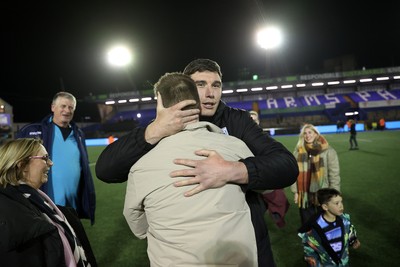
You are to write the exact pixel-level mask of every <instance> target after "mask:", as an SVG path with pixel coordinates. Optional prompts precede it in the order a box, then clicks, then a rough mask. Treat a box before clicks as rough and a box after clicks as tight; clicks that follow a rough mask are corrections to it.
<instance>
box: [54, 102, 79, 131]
mask: <svg viewBox="0 0 400 267" xmlns="http://www.w3.org/2000/svg"><path fill="white" fill-rule="evenodd" d="M51 111H52V112H53V122H54V123H55V124H57V125H58V126H60V127H66V126H68V125H69V123H70V122H71V120H72V118H73V116H74V111H75V103H74V101H72V100H70V99H68V98H64V97H59V98H57V100H56V102H55V103H54V104H52V105H51Z"/></svg>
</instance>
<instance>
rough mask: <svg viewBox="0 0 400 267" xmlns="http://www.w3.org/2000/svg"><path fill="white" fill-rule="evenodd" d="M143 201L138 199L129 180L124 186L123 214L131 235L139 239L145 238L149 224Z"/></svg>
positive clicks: (131, 180) (131, 181) (132, 183)
mask: <svg viewBox="0 0 400 267" xmlns="http://www.w3.org/2000/svg"><path fill="white" fill-rule="evenodd" d="M142 201H143V199H138V196H137V195H136V189H135V184H134V180H133V179H131V178H129V179H128V183H127V186H126V195H125V204H124V210H123V214H124V217H125V219H126V222H127V223H128V225H129V228H130V229H131V231H132V233H133V234H134V235H135V236H136V237H137V238H140V239H144V238H146V234H147V229H148V228H149V224H148V222H147V217H146V213H145V211H144V206H143V205H142Z"/></svg>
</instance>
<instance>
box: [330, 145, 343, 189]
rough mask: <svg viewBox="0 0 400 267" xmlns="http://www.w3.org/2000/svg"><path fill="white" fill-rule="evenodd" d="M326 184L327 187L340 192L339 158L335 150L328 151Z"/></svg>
mask: <svg viewBox="0 0 400 267" xmlns="http://www.w3.org/2000/svg"><path fill="white" fill-rule="evenodd" d="M327 157H328V166H327V168H328V170H327V171H328V182H329V187H331V188H335V189H336V190H339V191H340V167H339V157H338V155H337V153H336V150H334V149H333V148H329V150H328V154H327Z"/></svg>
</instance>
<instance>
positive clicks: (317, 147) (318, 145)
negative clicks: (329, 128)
mask: <svg viewBox="0 0 400 267" xmlns="http://www.w3.org/2000/svg"><path fill="white" fill-rule="evenodd" d="M328 147H329V144H328V142H327V141H326V139H325V138H324V137H323V136H321V135H320V136H319V138H318V139H316V140H315V141H314V142H313V143H311V144H307V143H306V144H305V146H304V147H299V148H298V156H297V165H298V166H299V176H298V178H297V190H298V192H299V199H298V204H299V208H303V209H305V208H308V207H309V206H310V205H315V204H316V203H317V201H316V194H315V193H316V192H317V191H318V189H320V188H321V186H322V176H323V174H324V168H325V163H324V161H323V159H322V158H321V157H320V156H319V155H320V154H321V152H322V151H324V150H326V149H328Z"/></svg>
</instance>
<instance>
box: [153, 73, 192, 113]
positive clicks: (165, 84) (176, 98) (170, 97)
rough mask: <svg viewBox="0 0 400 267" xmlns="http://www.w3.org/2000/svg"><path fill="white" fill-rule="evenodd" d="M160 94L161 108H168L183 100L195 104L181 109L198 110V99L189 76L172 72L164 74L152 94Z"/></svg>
mask: <svg viewBox="0 0 400 267" xmlns="http://www.w3.org/2000/svg"><path fill="white" fill-rule="evenodd" d="M157 92H159V93H160V95H161V98H162V102H163V106H164V107H166V108H168V107H170V106H173V105H175V104H177V103H179V102H181V101H183V100H192V99H193V100H195V101H196V104H194V105H188V106H186V107H184V108H183V109H184V110H186V109H195V108H197V109H200V98H199V93H198V91H197V87H196V84H195V83H194V81H193V80H192V79H191V78H190V76H188V75H186V74H183V73H180V72H172V73H166V74H164V75H163V76H161V78H160V79H159V80H158V82H157V83H156V84H155V85H154V93H155V95H157Z"/></svg>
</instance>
